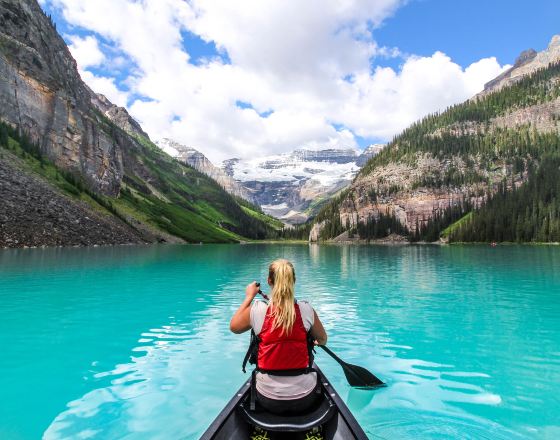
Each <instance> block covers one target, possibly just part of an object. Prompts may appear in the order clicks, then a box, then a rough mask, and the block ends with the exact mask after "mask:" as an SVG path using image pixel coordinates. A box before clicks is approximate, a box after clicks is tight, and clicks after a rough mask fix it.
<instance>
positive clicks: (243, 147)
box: [42, 0, 560, 161]
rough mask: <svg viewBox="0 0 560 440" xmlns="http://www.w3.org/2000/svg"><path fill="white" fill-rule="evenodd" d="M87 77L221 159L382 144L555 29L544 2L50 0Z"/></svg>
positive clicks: (159, 133) (161, 132)
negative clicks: (304, 149)
mask: <svg viewBox="0 0 560 440" xmlns="http://www.w3.org/2000/svg"><path fill="white" fill-rule="evenodd" d="M42 4H43V7H44V8H45V10H46V12H47V13H50V14H52V15H53V18H54V20H55V21H56V23H57V26H58V29H59V31H60V32H61V33H62V34H63V36H64V38H65V40H66V41H67V43H68V44H69V46H70V49H71V51H72V53H73V55H74V56H75V58H76V59H77V61H78V65H79V68H80V71H81V74H82V77H83V78H84V80H85V81H86V82H87V83H88V84H89V85H90V86H91V87H92V88H93V89H94V90H96V91H99V92H101V93H104V94H105V95H107V96H108V97H109V99H111V100H112V101H113V102H115V103H117V104H118V105H124V106H126V107H127V108H128V110H129V111H130V113H131V114H132V115H133V116H134V117H135V118H136V119H138V120H139V121H140V123H141V124H142V125H143V127H144V128H145V129H146V130H147V132H148V133H149V134H150V136H151V137H152V138H153V139H154V140H157V139H160V138H163V137H171V138H174V139H176V140H178V141H179V142H181V143H184V144H187V145H190V146H193V147H195V148H198V149H200V150H201V151H203V152H204V153H206V154H207V155H208V156H209V157H210V158H211V159H213V160H214V161H219V160H222V159H225V158H228V157H234V156H237V157H239V156H241V157H243V156H254V155H256V154H258V155H265V154H272V153H281V152H285V151H290V150H292V149H294V148H300V147H308V148H320V147H338V146H340V147H360V148H363V147H365V146H367V145H369V144H371V143H377V142H385V141H387V140H390V138H391V137H392V136H394V135H395V134H397V133H398V132H399V131H400V130H402V129H403V128H405V127H406V126H407V125H409V124H410V123H412V122H414V121H415V120H416V119H418V118H420V117H422V116H424V115H425V114H427V113H430V112H433V111H436V110H440V109H443V108H445V107H447V106H448V105H451V104H454V103H457V102H461V101H463V100H465V99H467V98H469V97H470V96H472V95H473V94H475V93H477V92H478V91H480V90H481V89H482V86H483V85H484V83H485V82H487V81H489V80H491V79H492V78H493V77H495V76H496V75H498V74H499V73H500V72H501V71H503V69H504V68H506V67H507V65H508V64H511V63H513V62H514V60H515V58H516V57H517V55H518V54H519V53H520V52H521V51H522V50H524V49H527V48H531V47H532V48H535V49H537V50H542V49H544V48H545V47H546V45H547V43H548V42H549V40H550V38H551V37H552V35H554V34H555V33H560V26H558V23H560V20H558V19H559V18H560V2H558V1H553V0H538V1H533V2H531V3H529V2H511V1H510V2H507V1H504V0H492V1H486V2H483V1H481V0H471V1H462V0H410V1H408V2H404V1H403V0H337V1H335V0H332V1H328V0H307V1H305V2H301V1H300V0H245V1H239V2H231V1H230V0H217V1H215V2H211V3H209V2H205V1H204V0H189V1H188V2H185V1H184V0H168V1H167V2H158V0H143V1H139V2H138V1H134V0H44V1H43V2H42Z"/></svg>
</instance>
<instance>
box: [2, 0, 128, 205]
mask: <svg viewBox="0 0 560 440" xmlns="http://www.w3.org/2000/svg"><path fill="white" fill-rule="evenodd" d="M91 99H92V97H91V91H90V90H89V88H88V87H87V86H85V84H84V83H83V82H82V80H81V79H80V76H79V74H78V70H77V68H76V62H75V61H74V60H73V58H72V56H71V55H70V51H69V50H68V48H67V47H66V44H65V43H64V41H63V40H62V38H60V36H59V35H58V34H57V32H56V30H55V28H54V26H53V24H52V23H51V21H50V20H49V18H48V17H46V16H45V14H44V13H43V11H42V10H41V8H40V7H39V5H38V4H37V2H36V1H35V0H19V1H13V0H0V108H1V109H2V110H1V118H2V120H4V121H5V122H7V123H9V124H11V125H13V126H17V127H19V128H20V130H22V131H23V132H25V133H27V134H28V135H29V137H30V138H31V140H32V141H33V142H34V143H37V144H38V145H39V146H40V148H41V151H42V152H43V154H45V155H46V156H47V157H48V158H49V159H50V160H51V161H53V162H54V163H55V164H56V165H57V166H58V167H60V168H62V169H64V170H67V171H69V172H72V173H74V174H76V175H80V176H83V178H84V179H85V181H86V182H87V183H88V185H89V186H90V188H91V189H92V190H94V191H96V192H100V193H103V194H106V195H112V196H114V195H117V194H118V193H119V189H120V182H121V179H122V176H123V164H122V152H121V148H120V146H119V145H118V144H116V143H115V142H114V140H113V139H111V137H110V136H109V135H108V134H107V133H105V132H104V131H103V130H101V129H100V127H99V121H98V119H97V118H98V115H97V114H96V113H95V111H94V107H93V106H92V104H91Z"/></svg>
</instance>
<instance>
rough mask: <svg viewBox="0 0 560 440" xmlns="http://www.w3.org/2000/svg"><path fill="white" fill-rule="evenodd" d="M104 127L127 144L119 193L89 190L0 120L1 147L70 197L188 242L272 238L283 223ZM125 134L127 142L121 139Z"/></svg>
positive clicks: (140, 141)
mask: <svg viewBox="0 0 560 440" xmlns="http://www.w3.org/2000/svg"><path fill="white" fill-rule="evenodd" d="M100 123H101V124H102V128H103V129H105V130H110V132H111V134H112V136H114V137H121V143H122V144H124V145H126V146H127V148H126V150H125V151H124V153H125V154H124V157H123V164H124V170H125V174H124V177H123V184H122V187H121V192H120V195H119V196H118V197H116V198H111V197H107V196H103V195H99V194H95V193H93V192H92V191H91V190H89V189H88V188H87V185H85V183H84V182H83V181H82V180H81V178H80V177H79V176H75V175H71V174H69V173H67V172H64V171H61V170H59V169H57V168H56V167H55V165H53V164H52V163H50V162H49V161H48V160H46V159H45V158H44V157H43V155H42V154H41V152H40V150H39V148H37V147H36V146H35V145H33V144H32V143H31V142H29V141H28V140H27V138H26V137H25V136H20V135H19V134H18V133H17V131H16V130H14V129H12V128H11V127H10V126H8V125H6V124H3V123H0V145H1V146H2V147H4V148H8V149H10V150H12V151H13V152H15V153H16V154H18V155H19V156H20V157H22V158H24V159H25V160H26V162H27V163H28V164H29V167H30V170H32V171H33V172H35V173H38V174H40V175H42V176H43V177H45V178H47V180H48V181H49V182H51V183H52V184H53V185H55V186H57V187H58V188H60V189H62V190H63V191H64V192H66V193H67V194H69V195H71V196H72V197H76V198H79V199H82V200H85V201H87V202H88V203H90V204H91V205H92V206H94V207H95V208H96V209H100V208H101V209H105V210H107V211H108V212H110V213H111V214H113V215H117V216H118V217H120V218H121V219H123V220H125V221H126V222H127V223H128V224H129V225H130V226H133V227H137V226H136V224H137V222H140V223H141V224H144V225H146V226H147V227H149V228H154V229H155V230H160V231H164V232H165V233H169V234H171V235H173V236H176V237H179V238H181V239H183V240H185V241H187V242H193V243H198V242H205V243H226V242H238V241H241V240H246V239H264V238H271V237H275V236H276V234H277V230H279V229H281V225H278V223H277V222H276V221H275V220H274V219H272V218H270V217H268V216H266V215H265V214H263V213H261V212H258V211H259V210H258V208H256V207H251V205H250V204H249V203H243V204H244V205H245V206H241V204H240V201H238V200H236V199H235V198H234V197H233V196H231V195H230V194H228V193H227V192H226V191H224V190H223V189H222V188H221V187H220V185H218V184H217V183H216V182H215V181H214V180H212V179H211V178H210V177H208V176H206V175H204V174H202V173H200V172H198V171H197V170H195V169H194V168H192V167H190V166H188V165H185V164H183V163H180V162H178V161H176V160H174V159H173V158H171V157H170V156H169V155H167V154H166V153H164V152H163V151H161V150H160V149H159V148H158V147H157V146H155V145H154V144H153V143H152V142H150V141H149V140H148V139H146V138H143V137H138V138H137V139H132V140H130V136H129V135H128V134H126V133H124V132H123V131H122V130H121V129H119V128H118V127H116V126H114V125H113V124H112V123H111V122H110V121H108V120H107V119H106V118H100ZM127 137H128V138H129V141H128V142H125V141H123V139H125V140H126V138H127Z"/></svg>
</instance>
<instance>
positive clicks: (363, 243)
mask: <svg viewBox="0 0 560 440" xmlns="http://www.w3.org/2000/svg"><path fill="white" fill-rule="evenodd" d="M262 244H270V245H282V244H284V245H316V246H490V247H499V246H560V242H529V241H528V242H520V243H516V242H509V241H505V242H500V243H496V244H495V246H492V244H491V243H488V242H482V241H477V242H452V243H447V242H441V241H436V242H425V241H418V242H409V241H405V240H403V241H383V240H379V241H374V240H370V241H368V240H354V241H332V240H328V241H319V242H317V241H313V242H310V241H307V240H285V241H284V240H255V241H240V242H239V243H203V242H201V243H113V244H94V245H88V246H82V245H58V246H25V245H24V246H12V247H0V251H9V250H36V249H45V250H49V249H97V248H112V247H129V246H130V247H132V246H134V247H138V246H141V247H148V246H242V245H243V246H245V245H262Z"/></svg>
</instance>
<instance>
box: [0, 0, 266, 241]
mask: <svg viewBox="0 0 560 440" xmlns="http://www.w3.org/2000/svg"><path fill="white" fill-rule="evenodd" d="M0 135H1V136H0V148H3V149H6V151H7V152H6V157H8V155H10V154H11V155H13V154H15V155H16V156H17V157H19V159H20V160H22V161H23V162H24V163H25V164H26V166H25V167H23V168H19V171H18V173H24V174H29V176H28V177H29V178H30V179H32V180H33V179H34V178H35V177H38V178H40V181H41V182H43V184H41V185H32V184H31V183H30V182H31V180H29V181H26V182H27V183H26V184H25V185H18V184H17V183H16V182H17V181H18V179H19V177H18V178H17V179H15V178H14V179H12V180H11V181H12V182H13V185H14V188H13V191H16V192H17V190H18V188H19V189H21V190H22V191H23V192H21V193H18V194H16V195H14V197H15V198H14V197H12V200H18V201H19V203H21V204H22V206H20V207H18V209H20V210H21V209H23V211H25V212H39V211H40V210H41V209H43V207H42V206H41V204H42V203H44V201H45V200H46V199H45V197H42V196H38V197H26V194H28V193H29V190H28V189H29V188H35V189H36V190H37V191H43V190H44V192H45V194H46V193H47V192H48V191H47V190H46V189H45V188H47V187H48V186H49V185H50V186H51V187H52V190H53V191H54V193H53V194H55V193H56V194H58V193H60V191H62V193H64V195H65V196H67V197H69V199H68V200H71V201H73V202H74V204H78V205H80V206H82V205H83V203H82V202H84V203H87V204H90V206H91V207H92V209H94V210H97V211H101V212H103V213H104V214H106V215H109V216H114V217H115V218H116V221H117V223H118V224H120V225H121V226H122V227H123V228H124V229H125V230H128V234H132V236H136V237H141V238H138V240H140V241H173V242H174V241H183V240H185V241H189V242H235V241H239V240H244V239H246V238H265V237H267V236H268V235H269V234H271V233H273V232H274V231H272V230H271V227H270V225H269V224H268V223H267V222H266V221H265V220H264V219H263V216H262V214H261V213H259V212H254V211H253V210H252V209H251V208H250V207H246V206H243V207H242V206H240V204H239V203H238V202H237V201H236V200H235V199H233V198H232V197H231V196H230V195H229V194H227V193H226V192H225V191H224V190H223V189H222V188H221V187H220V185H218V184H217V183H216V182H215V181H214V180H213V179H211V178H209V177H208V176H206V175H204V174H201V173H200V172H198V171H197V170H195V169H193V168H192V167H190V166H188V165H185V164H181V163H179V162H178V161H176V160H174V159H172V158H171V157H170V156H168V155H167V154H165V153H163V152H162V151H161V150H159V149H158V148H157V147H156V146H155V145H154V144H153V143H152V142H151V141H150V139H149V137H148V135H147V134H146V133H145V132H144V131H143V130H142V127H141V126H140V125H139V124H138V122H136V121H135V120H134V119H133V118H132V117H131V116H130V115H129V114H128V112H127V111H126V109H124V108H122V107H117V106H115V105H113V104H112V103H111V102H110V101H109V100H108V99H107V98H106V97H104V96H103V95H98V94H96V93H94V92H93V91H92V90H91V89H90V88H89V87H88V86H86V85H85V84H84V83H83V82H82V80H81V78H80V75H79V73H78V70H77V66H76V62H75V61H74V59H73V58H72V56H71V54H70V51H69V50H68V48H67V46H66V44H65V43H64V40H63V39H62V38H61V37H60V36H59V35H58V33H57V31H56V28H55V26H54V24H53V22H52V21H51V20H50V18H49V17H47V16H46V15H45V14H44V13H43V11H42V10H41V8H40V6H39V4H38V3H37V1H36V0H0ZM6 173H7V171H6ZM16 174H17V173H16ZM12 175H13V173H12ZM17 175H18V176H20V174H17ZM20 180H21V179H20ZM21 181H22V182H23V180H21ZM24 188H27V189H25V191H24V190H23V189H24ZM49 194H51V193H49ZM53 197H54V196H53ZM0 202H3V204H0V208H2V209H14V210H15V208H14V206H13V203H11V202H10V203H11V204H9V205H6V204H5V201H0ZM60 203H61V204H62V203H63V202H60ZM69 203H70V202H69ZM78 205H76V206H78ZM72 206H74V205H72ZM72 209H74V208H72ZM76 209H78V208H76ZM14 212H19V211H17V210H15V211H14ZM73 212H78V211H76V210H74V211H73ZM85 217H90V218H91V216H89V215H86V214H84V216H82V220H80V222H79V223H72V221H73V220H71V219H72V218H73V217H72V216H71V215H68V216H66V215H62V216H60V222H59V223H57V224H56V225H55V226H53V225H52V222H50V221H49V222H47V221H46V220H45V219H44V218H43V217H41V216H38V217H37V223H36V224H35V227H36V228H41V225H42V224H43V220H45V225H47V227H48V228H53V230H54V229H57V230H70V229H68V228H70V227H71V228H72V229H76V228H78V227H77V226H76V225H82V227H83V228H86V227H87V226H86V225H88V224H89V223H88V222H87V221H84V220H85ZM7 218H8V220H9V222H8V223H3V225H2V230H1V231H0V232H1V233H2V234H4V233H6V234H7V232H6V231H19V233H23V231H22V229H21V228H18V227H17V226H18V225H15V224H14V225H12V224H11V223H10V222H14V221H17V216H15V217H14V216H8V217H7ZM68 222H70V223H72V224H69V223H68ZM123 225H124V226H123ZM78 229H79V228H78ZM94 229H95V228H94ZM32 232H33V231H32ZM35 232H37V231H35ZM10 234H11V233H10ZM83 235H84V236H86V235H87V232H86V231H84V234H83ZM107 236H108V237H110V239H108V240H107V242H113V243H121V242H123V241H124V242H130V241H134V240H130V239H129V238H128V237H129V236H130V235H127V234H125V233H123V239H122V240H119V239H116V238H115V235H114V234H107ZM10 237H11V238H10V239H11V240H12V242H14V241H13V240H14V237H13V235H10ZM0 241H2V237H1V236H0ZM17 241H18V242H20V243H24V242H25V240H17ZM97 242H98V240H93V241H91V243H97ZM49 243H50V242H48V243H47V244H49ZM88 243H90V241H88V240H85V244H88ZM101 243H106V241H101ZM60 244H74V241H72V240H69V241H68V242H67V243H60Z"/></svg>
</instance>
